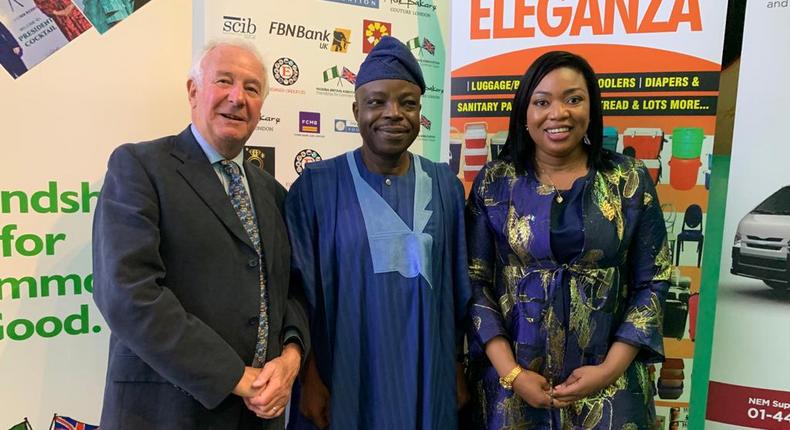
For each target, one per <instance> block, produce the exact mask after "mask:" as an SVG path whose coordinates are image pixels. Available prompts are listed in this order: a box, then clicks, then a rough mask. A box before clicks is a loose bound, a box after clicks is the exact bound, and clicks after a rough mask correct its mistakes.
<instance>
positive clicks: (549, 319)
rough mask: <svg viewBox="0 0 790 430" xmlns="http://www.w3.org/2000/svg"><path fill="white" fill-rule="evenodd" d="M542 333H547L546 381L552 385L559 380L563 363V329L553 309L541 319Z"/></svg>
mask: <svg viewBox="0 0 790 430" xmlns="http://www.w3.org/2000/svg"><path fill="white" fill-rule="evenodd" d="M543 324H544V332H545V333H547V337H548V339H547V342H546V343H547V345H546V365H547V366H546V367H547V368H546V373H547V374H548V375H549V376H548V377H547V378H546V379H548V380H549V384H552V385H553V384H554V382H555V381H558V380H559V377H560V374H561V373H562V367H563V363H565V328H564V327H563V326H562V323H561V322H560V320H559V318H557V314H555V313H554V308H552V307H549V308H548V309H547V310H546V315H545V317H544V319H543Z"/></svg>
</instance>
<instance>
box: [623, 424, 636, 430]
mask: <svg viewBox="0 0 790 430" xmlns="http://www.w3.org/2000/svg"><path fill="white" fill-rule="evenodd" d="M622 430H639V427H638V426H637V425H636V423H625V424H623V428H622Z"/></svg>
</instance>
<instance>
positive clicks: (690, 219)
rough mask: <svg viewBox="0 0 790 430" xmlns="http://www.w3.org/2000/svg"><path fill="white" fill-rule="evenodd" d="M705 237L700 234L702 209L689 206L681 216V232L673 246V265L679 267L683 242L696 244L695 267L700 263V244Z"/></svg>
mask: <svg viewBox="0 0 790 430" xmlns="http://www.w3.org/2000/svg"><path fill="white" fill-rule="evenodd" d="M704 239H705V236H704V235H703V234H702V208H701V207H699V205H697V204H693V205H690V206H689V207H688V208H687V209H686V213H685V214H684V215H683V230H682V231H681V232H680V233H679V234H678V238H677V242H676V244H675V265H676V266H678V265H680V253H681V252H682V251H683V242H697V267H699V265H700V262H702V243H703V240H704Z"/></svg>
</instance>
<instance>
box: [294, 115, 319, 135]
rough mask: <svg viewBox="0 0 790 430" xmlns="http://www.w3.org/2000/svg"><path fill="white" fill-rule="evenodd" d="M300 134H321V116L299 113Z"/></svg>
mask: <svg viewBox="0 0 790 430" xmlns="http://www.w3.org/2000/svg"><path fill="white" fill-rule="evenodd" d="M299 132H300V133H316V134H317V133H321V114H320V113H318V112H299Z"/></svg>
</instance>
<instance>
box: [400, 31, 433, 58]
mask: <svg viewBox="0 0 790 430" xmlns="http://www.w3.org/2000/svg"><path fill="white" fill-rule="evenodd" d="M406 46H407V47H408V48H409V49H410V50H412V51H415V50H419V52H418V53H417V54H418V55H419V56H422V54H423V52H427V53H429V54H431V55H435V54H436V45H434V44H433V42H431V41H430V40H428V38H427V37H425V38H422V39H420V37H419V36H417V37H415V38H414V39H409V40H407V41H406Z"/></svg>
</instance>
